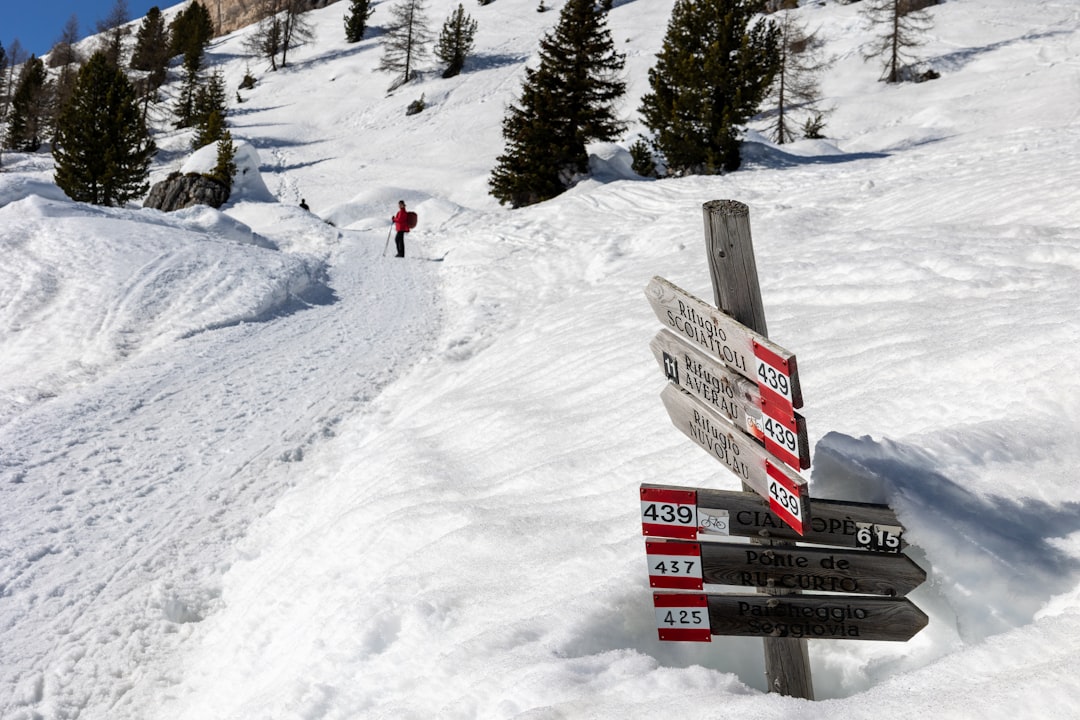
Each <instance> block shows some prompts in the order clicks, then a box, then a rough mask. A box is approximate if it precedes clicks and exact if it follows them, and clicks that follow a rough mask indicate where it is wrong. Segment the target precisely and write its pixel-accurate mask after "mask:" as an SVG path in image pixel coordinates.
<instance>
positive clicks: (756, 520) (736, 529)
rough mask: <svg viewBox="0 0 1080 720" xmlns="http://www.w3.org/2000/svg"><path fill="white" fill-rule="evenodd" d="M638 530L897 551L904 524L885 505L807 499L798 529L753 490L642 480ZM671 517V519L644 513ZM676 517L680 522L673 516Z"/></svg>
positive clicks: (672, 535)
mask: <svg viewBox="0 0 1080 720" xmlns="http://www.w3.org/2000/svg"><path fill="white" fill-rule="evenodd" d="M640 492H641V507H642V534H643V535H648V536H650V537H658V538H659V537H666V538H681V539H684V540H695V539H697V538H699V537H703V536H709V535H712V536H724V535H728V536H736V537H750V538H759V539H771V540H799V541H801V542H806V543H817V544H819V545H833V546H836V547H843V548H860V549H863V550H876V551H880V552H891V553H897V552H900V550H901V549H902V548H903V547H904V546H905V545H906V543H905V541H904V527H903V525H901V524H900V521H899V520H898V519H897V517H896V513H894V512H893V511H892V509H891V508H890V507H889V506H888V505H878V504H873V503H857V502H844V501H841V500H823V499H820V498H810V499H808V501H807V502H808V504H809V510H808V511H807V512H808V513H809V515H810V523H809V525H808V526H804V527H803V534H802V535H799V534H798V533H796V532H795V531H794V530H792V529H791V528H790V527H788V526H787V525H785V524H784V523H783V522H781V521H780V518H778V517H777V516H776V515H775V514H774V513H773V512H772V511H771V510H769V504H768V501H767V500H765V498H763V497H761V496H760V495H758V494H757V493H752V492H739V491H736V490H709V489H705V488H688V487H680V486H673V485H654V484H649V483H642V484H641V488H640ZM661 517H663V518H671V519H672V520H673V522H671V523H667V524H665V523H661V522H651V521H650V518H661ZM677 517H683V518H685V522H674V519H675V518H677Z"/></svg>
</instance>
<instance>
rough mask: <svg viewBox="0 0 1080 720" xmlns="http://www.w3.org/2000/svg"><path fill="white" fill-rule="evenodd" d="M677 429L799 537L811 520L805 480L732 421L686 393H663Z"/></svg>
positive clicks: (669, 388) (672, 388)
mask: <svg viewBox="0 0 1080 720" xmlns="http://www.w3.org/2000/svg"><path fill="white" fill-rule="evenodd" d="M660 399H661V400H663V401H664V407H666V408H667V411H668V416H669V417H670V418H671V422H672V423H674V424H675V427H677V428H679V430H681V431H682V432H683V433H684V434H685V435H686V436H687V437H688V438H690V439H691V440H693V441H694V442H696V443H697V444H698V446H700V447H701V448H702V449H704V450H705V451H707V452H708V453H709V454H710V455H712V456H713V457H715V458H716V459H717V460H719V461H720V462H721V463H722V464H723V465H724V467H726V468H727V469H728V470H730V471H731V472H733V473H735V475H736V477H738V478H739V480H741V481H742V482H743V483H745V484H746V485H748V486H749V487H750V488H751V489H753V490H754V492H756V493H757V494H759V495H761V496H762V497H763V498H765V499H767V500H768V501H769V508H770V509H771V510H772V511H773V512H775V513H776V514H777V515H778V516H779V517H780V518H782V519H783V520H784V522H786V523H787V524H788V525H790V526H791V527H792V528H793V529H794V530H795V531H797V532H799V533H800V534H801V533H802V532H803V528H804V527H805V525H806V522H807V520H808V517H809V516H808V513H807V504H806V502H805V501H806V500H807V492H806V480H804V479H803V478H802V477H801V476H800V475H799V474H798V473H796V472H794V471H793V470H791V469H790V468H788V467H787V466H785V465H783V464H782V463H780V462H779V461H777V460H776V459H775V458H773V457H772V456H771V455H769V453H767V452H765V449H764V448H762V447H761V446H760V445H758V444H757V443H756V442H755V441H754V440H753V439H751V438H750V437H748V436H747V435H746V434H744V433H743V432H742V431H741V430H740V429H739V428H737V427H736V426H734V425H732V424H731V422H730V421H729V420H727V419H726V418H723V417H721V416H719V415H717V414H716V413H714V412H712V411H711V410H708V409H707V408H706V407H705V406H704V405H702V404H701V403H699V402H698V401H697V400H695V399H694V398H693V397H692V396H691V395H690V394H689V393H687V392H686V391H685V390H680V389H679V388H678V387H676V386H675V385H668V386H667V387H666V388H664V390H663V392H662V393H660Z"/></svg>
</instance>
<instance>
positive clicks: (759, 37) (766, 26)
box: [640, 0, 780, 174]
mask: <svg viewBox="0 0 1080 720" xmlns="http://www.w3.org/2000/svg"><path fill="white" fill-rule="evenodd" d="M757 6H758V3H757V2H755V1H754V0H676V3H675V7H674V8H673V10H672V13H671V20H670V21H669V22H668V27H667V35H666V36H665V38H664V44H663V47H662V49H661V51H660V53H659V54H658V55H657V62H656V65H654V66H653V67H652V69H650V70H649V85H650V87H651V88H652V90H651V92H649V93H647V94H646V95H645V97H643V98H642V101H641V109H640V112H641V115H642V119H643V122H644V124H645V126H646V127H647V128H649V129H650V130H652V132H653V143H654V145H655V146H656V148H657V150H659V152H660V153H661V154H662V155H663V156H664V159H665V160H666V162H667V166H668V171H669V172H674V173H676V174H688V173H709V174H711V173H718V172H723V171H731V170H736V169H738V167H739V165H740V164H741V162H742V159H741V156H740V151H739V133H740V126H741V125H743V124H745V123H746V122H747V121H748V120H749V119H750V118H751V117H753V115H754V113H755V112H756V111H757V108H758V106H759V105H760V104H761V101H762V99H763V98H764V97H765V95H766V93H767V92H768V90H769V87H770V85H771V84H772V80H773V76H774V75H775V74H776V65H777V58H778V47H779V43H780V37H779V35H780V33H779V30H778V29H777V28H776V26H775V24H774V23H772V22H769V21H766V20H764V19H761V18H758V19H757V21H756V22H754V23H753V24H752V25H751V21H752V20H754V15H755V10H756V8H757Z"/></svg>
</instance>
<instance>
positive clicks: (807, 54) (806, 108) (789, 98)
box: [769, 10, 829, 145]
mask: <svg viewBox="0 0 1080 720" xmlns="http://www.w3.org/2000/svg"><path fill="white" fill-rule="evenodd" d="M778 27H779V29H780V57H779V63H778V66H777V71H776V78H775V81H774V84H773V90H772V93H771V94H770V96H769V101H770V104H772V105H773V106H774V107H775V108H776V110H775V115H774V116H773V122H772V130H771V133H770V136H771V137H772V139H773V142H775V143H777V144H779V145H783V144H784V143H788V142H791V141H792V140H795V139H796V137H797V136H796V135H795V131H794V130H793V127H794V122H795V121H794V120H793V119H792V117H791V115H792V114H793V113H800V114H802V115H803V116H804V124H803V129H804V132H806V131H810V132H813V133H815V134H818V133H820V132H821V128H822V125H823V123H824V112H823V111H822V110H821V109H820V108H819V107H818V103H819V102H821V86H820V85H819V84H818V76H819V75H820V74H821V72H822V71H824V70H825V68H827V67H828V66H829V63H828V62H827V61H825V60H823V59H822V48H823V47H824V45H825V43H824V41H823V40H822V39H821V38H819V37H818V35H817V33H816V32H813V33H807V32H806V26H805V25H802V24H801V23H799V22H798V21H797V20H796V19H795V16H794V14H793V13H792V12H791V11H790V10H786V11H784V14H783V16H782V18H781V20H780V23H779V25H778ZM812 127H813V128H816V129H814V130H809V129H810V128H812ZM819 137H820V135H819Z"/></svg>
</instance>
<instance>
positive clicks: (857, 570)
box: [646, 540, 926, 597]
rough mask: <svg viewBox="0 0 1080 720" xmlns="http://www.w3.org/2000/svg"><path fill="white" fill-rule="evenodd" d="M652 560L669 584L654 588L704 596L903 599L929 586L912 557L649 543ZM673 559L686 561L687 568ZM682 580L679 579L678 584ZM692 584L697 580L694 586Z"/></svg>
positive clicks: (830, 550) (653, 569) (718, 544)
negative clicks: (708, 590) (723, 592)
mask: <svg viewBox="0 0 1080 720" xmlns="http://www.w3.org/2000/svg"><path fill="white" fill-rule="evenodd" d="M646 546H647V547H648V546H651V548H652V549H649V550H647V552H649V553H654V554H655V555H656V557H657V561H655V562H654V561H653V560H652V558H651V556H650V560H649V566H650V576H651V575H652V574H653V573H654V572H656V573H658V574H660V575H661V576H662V578H661V579H662V580H664V581H671V582H668V584H658V583H653V587H668V588H682V589H686V590H700V589H701V584H700V583H701V582H702V581H704V582H707V583H712V584H715V585H741V586H748V587H760V588H778V589H783V590H799V591H806V592H830V593H857V594H861V595H887V596H889V597H903V596H905V595H907V594H908V593H909V592H911V591H912V590H914V589H915V588H917V587H919V585H922V584H923V583H924V582H926V571H925V570H923V569H922V568H921V567H919V566H918V565H916V564H915V563H914V562H913V561H912V560H911V558H909V557H908V556H906V555H897V554H892V553H875V552H866V551H865V550H842V549H839V548H815V547H801V546H800V547H770V546H763V545H751V544H749V543H730V542H707V543H695V542H684V541H679V540H669V541H667V542H664V541H659V540H653V541H649V542H646ZM669 558H681V559H683V562H682V564H679V563H677V562H670V561H669V560H668V559H669ZM676 578H677V579H676ZM686 578H693V580H694V582H690V581H688V580H687V579H686Z"/></svg>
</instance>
